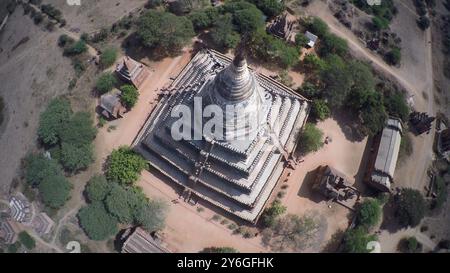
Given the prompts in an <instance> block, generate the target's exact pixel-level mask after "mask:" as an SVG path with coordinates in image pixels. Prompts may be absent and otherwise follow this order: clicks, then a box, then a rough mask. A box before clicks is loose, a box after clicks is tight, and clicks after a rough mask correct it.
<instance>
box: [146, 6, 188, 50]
mask: <svg viewBox="0 0 450 273" xmlns="http://www.w3.org/2000/svg"><path fill="white" fill-rule="evenodd" d="M137 34H138V36H139V37H140V38H141V39H142V42H143V44H144V45H145V46H147V47H150V48H155V47H159V48H161V49H162V50H163V51H164V52H166V53H169V52H173V51H179V50H181V49H182V48H183V46H185V45H186V44H187V43H188V42H189V41H190V39H191V38H192V37H193V36H194V35H195V33H194V28H193V26H192V23H191V21H190V20H189V19H187V18H186V17H182V16H176V15H174V14H172V13H168V12H163V11H155V10H150V11H148V12H147V13H145V14H144V15H143V16H141V18H140V19H139V22H138V30H137Z"/></svg>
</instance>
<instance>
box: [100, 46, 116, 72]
mask: <svg viewBox="0 0 450 273" xmlns="http://www.w3.org/2000/svg"><path fill="white" fill-rule="evenodd" d="M116 59H117V49H115V48H113V47H110V48H107V49H105V51H103V53H102V54H101V55H100V64H101V66H102V67H103V68H108V67H110V66H112V65H113V64H114V63H115V62H116Z"/></svg>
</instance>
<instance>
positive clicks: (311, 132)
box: [299, 123, 323, 154]
mask: <svg viewBox="0 0 450 273" xmlns="http://www.w3.org/2000/svg"><path fill="white" fill-rule="evenodd" d="M322 146H323V133H322V131H321V130H320V129H318V128H317V127H316V126H315V125H314V124H312V123H307V124H306V126H305V130H304V131H303V133H302V134H301V135H300V138H299V148H300V150H301V151H302V152H303V153H305V154H307V153H310V152H316V151H318V150H319V149H320V148H322Z"/></svg>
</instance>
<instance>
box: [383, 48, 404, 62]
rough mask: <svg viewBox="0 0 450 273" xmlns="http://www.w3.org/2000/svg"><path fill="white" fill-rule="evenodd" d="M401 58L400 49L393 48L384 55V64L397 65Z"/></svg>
mask: <svg viewBox="0 0 450 273" xmlns="http://www.w3.org/2000/svg"><path fill="white" fill-rule="evenodd" d="M401 58H402V55H401V52H400V48H393V49H392V50H391V51H389V52H388V53H386V56H385V59H386V62H387V63H388V64H390V65H399V64H400V61H401Z"/></svg>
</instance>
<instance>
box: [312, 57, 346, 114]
mask: <svg viewBox="0 0 450 273" xmlns="http://www.w3.org/2000/svg"><path fill="white" fill-rule="evenodd" d="M325 62H326V65H325V67H324V69H322V71H320V73H319V75H320V79H321V82H322V83H323V84H324V85H325V88H324V89H323V96H324V98H325V99H327V102H328V105H329V106H330V107H331V108H332V109H335V108H340V107H341V106H342V105H343V104H344V102H345V99H346V97H347V94H348V93H349V92H350V88H351V87H352V74H351V73H350V70H349V69H348V67H347V64H346V63H345V62H344V60H342V58H341V57H339V56H338V55H334V54H332V55H329V56H327V57H326V59H325Z"/></svg>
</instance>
